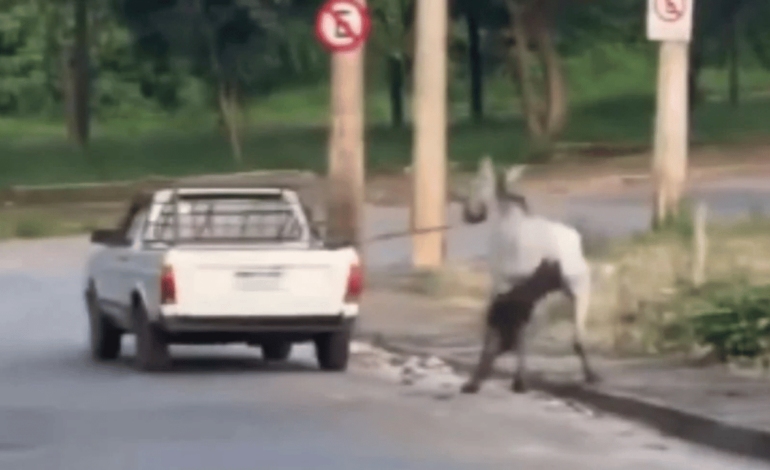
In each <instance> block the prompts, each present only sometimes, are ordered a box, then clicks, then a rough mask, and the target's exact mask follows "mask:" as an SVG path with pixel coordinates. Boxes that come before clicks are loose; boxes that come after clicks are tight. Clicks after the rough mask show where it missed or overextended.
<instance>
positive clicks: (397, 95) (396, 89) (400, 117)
mask: <svg viewBox="0 0 770 470" xmlns="http://www.w3.org/2000/svg"><path fill="white" fill-rule="evenodd" d="M388 78H389V79H390V80H389V81H390V122H391V125H392V126H393V127H394V128H400V127H402V126H403V125H404V62H403V59H402V58H401V56H400V55H397V54H392V55H390V56H389V57H388Z"/></svg>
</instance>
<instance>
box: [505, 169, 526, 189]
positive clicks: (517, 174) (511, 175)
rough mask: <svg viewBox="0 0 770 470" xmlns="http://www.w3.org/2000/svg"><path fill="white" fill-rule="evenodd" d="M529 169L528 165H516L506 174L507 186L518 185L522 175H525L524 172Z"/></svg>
mask: <svg viewBox="0 0 770 470" xmlns="http://www.w3.org/2000/svg"><path fill="white" fill-rule="evenodd" d="M526 169H527V165H515V166H512V167H510V168H508V170H507V171H506V172H505V183H506V185H511V184H514V183H516V182H517V181H518V180H519V179H520V178H521V175H522V174H524V170H526Z"/></svg>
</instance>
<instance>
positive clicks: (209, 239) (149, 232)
mask: <svg viewBox="0 0 770 470" xmlns="http://www.w3.org/2000/svg"><path fill="white" fill-rule="evenodd" d="M150 214H151V217H150V220H148V223H147V227H146V229H145V232H144V235H145V236H144V241H146V242H150V243H152V242H163V243H167V244H179V243H230V242H240V243H243V242H251V243H281V242H298V241H302V239H303V229H302V225H301V223H300V220H299V219H298V218H297V214H296V212H295V210H294V208H293V207H292V205H291V204H290V203H289V202H288V201H286V200H285V199H284V198H283V197H282V196H281V194H280V193H277V194H272V193H270V194H222V193H212V194H205V193H203V194H190V195H186V194H179V193H178V192H177V191H174V192H173V193H172V195H171V197H170V198H169V200H168V201H164V202H157V201H156V202H154V203H153V204H151V206H150Z"/></svg>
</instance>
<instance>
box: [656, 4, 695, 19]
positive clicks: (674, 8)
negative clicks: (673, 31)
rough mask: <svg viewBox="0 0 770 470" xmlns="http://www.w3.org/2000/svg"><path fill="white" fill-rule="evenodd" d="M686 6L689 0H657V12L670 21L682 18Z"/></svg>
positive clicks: (659, 16) (661, 17)
mask: <svg viewBox="0 0 770 470" xmlns="http://www.w3.org/2000/svg"><path fill="white" fill-rule="evenodd" d="M686 8H687V0H655V14H656V15H657V16H658V18H660V19H661V20H662V21H666V22H668V23H674V22H677V21H679V20H680V19H682V18H683V17H684V14H685V12H686V11H685V10H686Z"/></svg>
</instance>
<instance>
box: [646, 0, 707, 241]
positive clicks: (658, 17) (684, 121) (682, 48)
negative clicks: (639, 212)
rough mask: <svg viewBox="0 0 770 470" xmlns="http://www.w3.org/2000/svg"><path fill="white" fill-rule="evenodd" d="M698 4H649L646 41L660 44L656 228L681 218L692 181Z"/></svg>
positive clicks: (679, 0)
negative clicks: (690, 141)
mask: <svg viewBox="0 0 770 470" xmlns="http://www.w3.org/2000/svg"><path fill="white" fill-rule="evenodd" d="M694 3H695V0H648V3H647V37H648V38H649V39H650V40H652V41H660V58H659V63H658V83H657V85H658V89H657V93H658V99H657V110H656V112H657V115H656V118H655V137H654V148H653V151H654V155H653V160H652V178H653V183H654V185H655V195H654V201H653V226H654V227H660V226H661V225H663V224H665V223H666V222H667V221H668V220H670V219H671V218H672V217H676V216H677V215H678V213H679V204H680V201H681V199H682V195H683V194H684V189H685V184H686V181H687V154H688V137H689V132H688V131H689V124H688V118H689V113H688V100H689V88H688V87H689V82H688V72H689V70H688V68H689V65H690V60H689V59H690V57H689V55H690V41H691V39H692V21H693V15H692V12H693V9H694V6H695V5H694Z"/></svg>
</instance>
